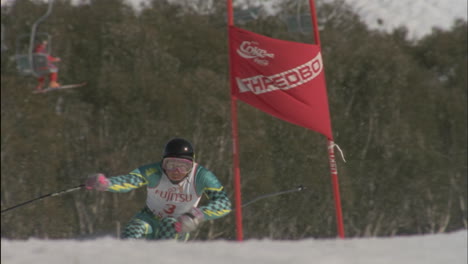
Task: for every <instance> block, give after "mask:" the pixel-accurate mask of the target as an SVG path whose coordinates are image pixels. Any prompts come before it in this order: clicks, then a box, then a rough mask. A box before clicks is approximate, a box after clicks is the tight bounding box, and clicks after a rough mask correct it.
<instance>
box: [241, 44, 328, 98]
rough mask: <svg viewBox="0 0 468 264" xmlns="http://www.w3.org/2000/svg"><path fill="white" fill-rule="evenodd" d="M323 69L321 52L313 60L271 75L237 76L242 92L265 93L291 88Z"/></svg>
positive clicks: (310, 78)
mask: <svg viewBox="0 0 468 264" xmlns="http://www.w3.org/2000/svg"><path fill="white" fill-rule="evenodd" d="M238 52H239V51H238ZM322 70H323V62H322V55H321V53H320V52H319V53H318V54H317V56H315V58H313V59H312V60H310V61H308V62H306V63H304V64H302V65H299V66H297V67H295V68H293V69H290V70H287V71H284V72H281V73H278V74H274V75H270V76H264V75H257V76H253V77H248V78H244V79H240V78H236V81H237V86H238V87H239V92H240V93H245V92H252V93H254V94H263V93H268V92H272V91H276V90H289V89H292V88H295V87H298V86H300V85H303V84H305V83H307V82H309V81H311V80H313V79H314V78H315V77H317V76H318V75H319V74H320V73H321V72H322Z"/></svg>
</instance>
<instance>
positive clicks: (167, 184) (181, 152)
mask: <svg viewBox="0 0 468 264" xmlns="http://www.w3.org/2000/svg"><path fill="white" fill-rule="evenodd" d="M194 156H195V155H194V151H193V147H192V144H191V143H190V142H189V141H187V140H185V139H181V138H174V139H172V140H170V141H169V142H168V143H167V144H166V146H165V149H164V154H163V158H162V160H161V161H160V162H156V163H153V164H149V165H144V166H141V167H139V168H137V169H135V170H133V171H131V172H130V173H129V174H127V175H119V176H114V177H110V178H107V177H106V176H105V175H104V174H102V173H98V174H95V175H92V176H90V177H89V178H88V179H87V180H86V188H87V189H89V190H91V189H94V190H98V191H109V192H119V193H120V192H128V191H131V190H134V189H137V188H140V187H143V186H146V188H147V198H146V206H145V207H144V208H143V209H142V210H141V211H140V212H138V213H137V214H136V215H135V216H134V217H133V218H132V219H131V220H130V222H129V223H128V224H127V225H126V226H125V229H124V231H123V233H122V238H146V239H177V240H187V239H188V237H189V232H191V231H194V230H195V229H196V228H197V227H198V226H199V224H200V223H201V222H203V221H205V220H212V219H217V218H220V217H222V216H225V215H227V214H228V213H229V212H230V211H231V202H230V200H229V198H228V196H227V195H226V193H225V191H224V190H223V186H222V185H221V183H220V182H219V181H218V179H217V178H216V176H215V175H214V174H213V173H212V172H211V171H209V170H207V169H206V168H204V167H203V166H201V165H199V164H198V163H196V162H195V161H194ZM203 194H205V195H206V196H207V197H208V199H209V202H208V203H207V204H206V205H204V206H200V207H197V205H198V203H199V202H200V199H201V196H202V195H203Z"/></svg>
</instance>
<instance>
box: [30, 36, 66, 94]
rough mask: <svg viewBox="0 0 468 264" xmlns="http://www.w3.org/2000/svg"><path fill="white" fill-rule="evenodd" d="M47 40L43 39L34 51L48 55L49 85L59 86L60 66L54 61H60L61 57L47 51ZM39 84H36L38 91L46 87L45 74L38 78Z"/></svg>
mask: <svg viewBox="0 0 468 264" xmlns="http://www.w3.org/2000/svg"><path fill="white" fill-rule="evenodd" d="M47 44H48V43H47V40H43V41H42V42H41V43H39V44H38V45H37V46H36V47H35V48H34V53H41V54H45V55H47V60H48V65H47V66H48V68H49V72H50V73H49V87H50V88H58V87H60V84H59V83H58V82H57V79H58V68H57V66H55V65H54V64H53V62H59V61H60V58H58V57H53V56H51V55H50V54H48V53H47ZM37 81H38V84H37V86H36V90H37V91H41V90H42V89H43V88H44V83H45V75H43V76H40V77H38V78H37Z"/></svg>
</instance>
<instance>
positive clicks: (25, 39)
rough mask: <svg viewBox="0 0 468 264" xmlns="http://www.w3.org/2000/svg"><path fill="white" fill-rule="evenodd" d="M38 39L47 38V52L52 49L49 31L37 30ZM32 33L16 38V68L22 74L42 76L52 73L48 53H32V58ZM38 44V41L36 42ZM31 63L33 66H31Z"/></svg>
mask: <svg viewBox="0 0 468 264" xmlns="http://www.w3.org/2000/svg"><path fill="white" fill-rule="evenodd" d="M36 39H41V40H47V42H48V44H47V54H50V51H51V45H52V42H51V37H50V35H49V34H48V33H45V32H37V33H36ZM29 40H30V34H22V35H19V36H18V37H17V38H16V53H15V60H16V68H17V69H18V71H19V73H20V74H22V75H33V76H36V77H37V76H42V75H45V74H49V73H50V70H51V68H50V65H49V61H48V59H47V54H43V53H32V54H31V55H32V57H31V58H30V52H31V51H30V48H31V47H30V45H29ZM36 44H37V43H36ZM31 64H32V66H33V67H31Z"/></svg>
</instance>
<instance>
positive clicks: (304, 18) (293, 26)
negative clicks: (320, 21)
mask: <svg viewBox="0 0 468 264" xmlns="http://www.w3.org/2000/svg"><path fill="white" fill-rule="evenodd" d="M311 19H312V18H311V17H310V14H297V15H295V16H284V17H282V20H283V21H284V23H286V26H287V27H288V31H289V32H291V33H310V32H311V31H312V20H311Z"/></svg>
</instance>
